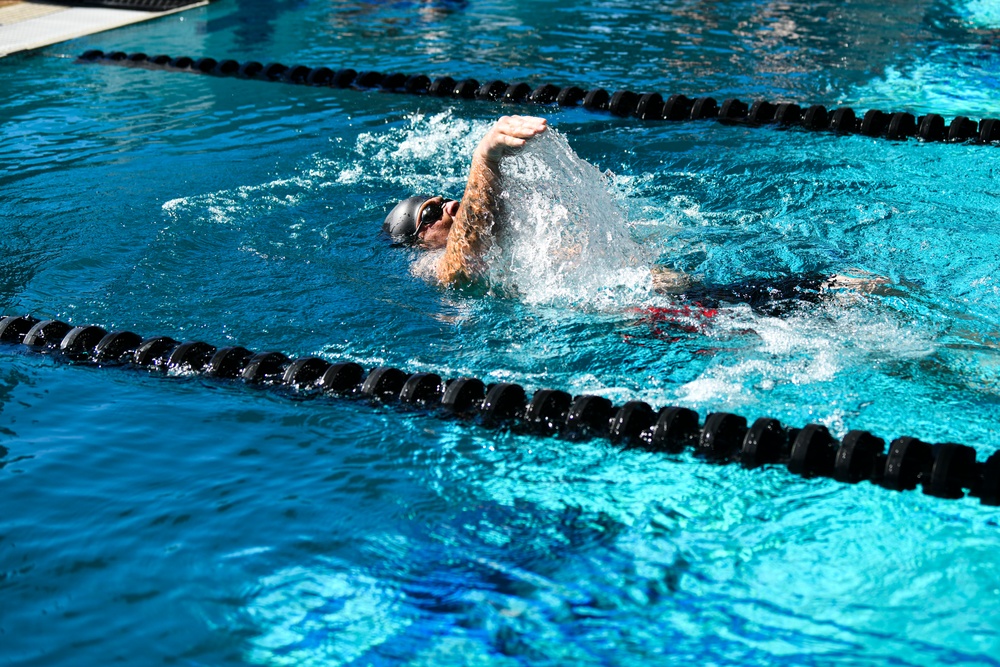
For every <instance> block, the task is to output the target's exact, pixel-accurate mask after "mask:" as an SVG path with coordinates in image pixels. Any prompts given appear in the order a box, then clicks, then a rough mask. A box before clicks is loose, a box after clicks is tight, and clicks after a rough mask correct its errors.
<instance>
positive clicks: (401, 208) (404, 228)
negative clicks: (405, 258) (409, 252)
mask: <svg viewBox="0 0 1000 667" xmlns="http://www.w3.org/2000/svg"><path fill="white" fill-rule="evenodd" d="M428 199H431V197H430V196H428V195H416V196H413V197H409V198H407V199H404V200H403V201H401V202H399V203H398V204H396V205H395V206H394V207H393V209H392V210H391V211H389V215H387V216H385V222H383V223H382V231H383V232H385V233H386V234H388V235H389V237H390V238H392V241H393V243H405V244H408V245H409V244H412V243H414V242H415V241H416V240H417V213H419V212H420V207H421V206H423V205H424V202H426V201H427V200H428Z"/></svg>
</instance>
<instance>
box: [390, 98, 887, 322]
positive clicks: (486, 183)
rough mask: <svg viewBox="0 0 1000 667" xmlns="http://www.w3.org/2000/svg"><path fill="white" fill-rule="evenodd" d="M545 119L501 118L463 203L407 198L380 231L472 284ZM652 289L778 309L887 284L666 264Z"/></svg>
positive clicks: (873, 279)
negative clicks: (521, 154) (506, 191)
mask: <svg viewBox="0 0 1000 667" xmlns="http://www.w3.org/2000/svg"><path fill="white" fill-rule="evenodd" d="M547 127H548V125H547V122H546V120H545V119H544V118H537V117H533V116H503V117H502V118H500V119H499V120H498V121H497V122H496V123H494V124H493V125H492V126H491V127H490V129H489V130H488V131H487V132H486V135H485V136H484V137H483V138H482V140H481V141H480V142H479V145H478V146H477V147H476V150H475V152H474V153H473V156H472V167H471V168H470V170H469V178H468V181H467V183H466V186H465V192H464V194H463V195H462V199H461V200H456V199H448V198H446V197H442V196H440V195H438V196H429V195H417V196H413V197H409V198H408V199H404V200H403V201H401V202H399V203H398V204H396V206H395V207H394V208H393V209H392V210H391V211H390V212H389V214H388V215H387V216H386V218H385V222H384V223H383V225H382V230H383V232H384V233H385V234H387V235H388V236H389V237H390V238H391V239H392V240H393V242H394V243H397V244H401V245H409V246H413V247H417V248H421V249H425V250H441V249H443V250H444V252H443V253H442V254H441V256H440V258H438V259H437V260H436V265H435V266H434V267H433V273H434V275H435V276H436V278H437V280H438V281H439V282H440V283H441V284H442V285H445V286H456V285H461V284H464V283H468V282H473V281H475V280H476V279H477V278H478V277H480V276H482V275H483V274H484V273H485V269H486V267H485V266H484V259H483V257H484V256H485V254H486V251H487V250H489V247H490V242H491V239H492V238H493V231H494V223H495V221H496V219H497V218H498V217H499V206H500V203H499V202H500V199H499V193H500V191H501V187H500V161H501V159H503V158H504V157H505V156H507V155H511V154H513V153H515V152H517V151H518V150H519V149H520V148H522V147H524V145H525V144H526V143H527V142H528V141H530V140H531V139H532V138H534V137H537V136H538V135H540V134H542V133H543V132H545V130H546V128H547ZM650 271H651V274H652V281H653V288H654V290H655V291H657V292H659V293H660V294H671V295H675V296H677V297H678V298H680V299H682V300H685V301H689V302H695V303H698V304H700V305H703V306H706V307H708V306H711V307H716V306H717V305H720V304H723V303H746V304H749V305H750V306H751V307H752V308H753V309H754V310H758V311H760V312H764V313H767V314H777V313H779V312H781V311H782V310H784V309H787V307H788V305H790V304H792V303H794V302H801V301H807V302H808V301H816V300H818V299H819V297H820V295H822V294H826V293H829V292H831V291H839V290H845V289H846V290H848V291H852V292H871V291H876V290H877V289H878V288H879V287H881V286H883V285H884V284H885V283H886V282H887V281H885V279H883V278H880V277H878V276H871V275H869V274H865V272H860V273H861V274H862V276H863V277H860V278H855V277H848V276H841V275H833V276H830V275H818V274H809V275H802V276H789V277H785V278H778V279H770V280H768V279H764V280H751V281H746V282H741V283H739V284H734V285H720V286H715V285H705V284H698V283H695V282H694V281H692V279H691V278H690V276H688V275H686V274H684V273H681V272H678V271H675V270H673V269H669V268H667V267H663V266H654V267H652V269H651V270H650Z"/></svg>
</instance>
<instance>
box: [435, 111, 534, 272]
mask: <svg viewBox="0 0 1000 667" xmlns="http://www.w3.org/2000/svg"><path fill="white" fill-rule="evenodd" d="M545 128H546V121H545V119H544V118H534V117H531V116H504V117H503V118H501V119H500V120H498V121H497V122H496V123H494V124H493V127H491V128H490V130H489V131H488V132H487V133H486V136H484V137H483V139H482V141H480V142H479V146H477V147H476V151H475V153H473V155H472V168H471V169H470V170H469V180H468V182H467V183H466V185H465V194H464V195H462V203H461V206H460V207H459V209H458V214H457V216H456V217H455V223H454V224H453V225H452V226H451V230H450V231H449V232H448V244H447V245H446V246H445V251H444V256H443V257H442V258H441V260H440V262H439V263H438V267H437V277H438V280H440V281H441V282H442V283H443V284H445V285H454V284H456V283H460V282H466V281H469V280H472V279H474V278H475V277H476V276H478V275H480V274H481V273H482V272H483V268H484V267H483V261H482V260H483V255H484V254H485V253H486V251H487V250H488V249H489V244H490V237H491V231H492V229H493V223H494V217H495V216H496V212H497V207H498V204H497V197H498V195H499V193H500V159H501V158H503V156H505V155H509V154H511V153H513V152H515V151H516V150H517V149H519V148H521V147H522V146H524V144H525V143H526V142H527V141H528V140H529V139H531V138H532V137H534V136H536V135H539V134H541V133H542V132H544V131H545Z"/></svg>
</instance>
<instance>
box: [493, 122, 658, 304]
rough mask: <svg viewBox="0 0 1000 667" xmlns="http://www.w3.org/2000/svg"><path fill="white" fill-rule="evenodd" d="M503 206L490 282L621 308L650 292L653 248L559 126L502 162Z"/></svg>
mask: <svg viewBox="0 0 1000 667" xmlns="http://www.w3.org/2000/svg"><path fill="white" fill-rule="evenodd" d="M501 174H502V192H501V194H500V200H501V205H502V208H503V212H502V215H501V220H500V229H499V232H498V234H497V236H498V239H497V240H498V242H497V243H496V244H495V245H494V246H493V248H492V249H491V251H490V253H489V255H488V260H489V261H488V263H489V266H490V270H489V282H490V286H491V287H492V288H493V289H494V290H496V291H498V292H500V293H514V294H517V295H518V296H519V298H521V299H523V300H524V301H525V302H527V303H548V304H564V305H574V306H590V307H596V308H602V307H605V306H614V307H617V308H620V307H622V306H627V305H631V304H635V303H642V302H647V301H648V300H649V299H650V298H651V297H652V296H653V292H652V280H651V278H650V273H649V267H650V266H651V265H652V263H653V259H654V257H653V255H652V253H651V252H650V251H649V250H648V249H646V248H644V247H643V246H641V245H640V244H638V243H636V242H635V241H634V240H633V239H632V238H631V236H630V234H629V229H630V228H629V225H628V223H627V221H626V219H625V212H624V209H623V208H622V206H621V205H620V203H619V201H618V198H617V197H616V196H615V194H614V192H613V191H612V189H611V188H610V187H609V186H610V183H609V179H608V178H607V177H605V176H604V175H603V174H602V173H601V172H600V171H599V170H598V169H597V168H596V167H595V166H594V165H592V164H590V163H589V162H587V161H586V160H583V159H581V158H580V157H579V156H578V155H577V154H576V153H575V152H573V149H572V148H571V147H570V145H569V142H568V141H567V140H566V138H565V137H564V136H562V135H561V134H560V133H559V132H558V131H556V130H554V129H551V128H550V129H549V130H548V131H546V132H545V133H544V134H542V135H540V136H538V137H536V138H534V139H532V140H531V141H530V142H529V143H528V144H527V145H526V146H525V148H524V150H522V151H521V152H520V153H518V154H517V155H515V156H511V157H508V158H506V159H505V160H504V161H503V162H502V163H501Z"/></svg>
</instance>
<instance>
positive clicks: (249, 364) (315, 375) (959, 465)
mask: <svg viewBox="0 0 1000 667" xmlns="http://www.w3.org/2000/svg"><path fill="white" fill-rule="evenodd" d="M0 342H3V343H8V344H11V345H21V346H23V348H27V349H28V350H32V351H35V352H40V353H45V354H49V355H53V356H55V357H56V358H57V359H61V360H65V361H68V362H71V363H80V364H89V365H95V366H101V367H105V366H111V367H125V368H133V369H136V370H147V371H152V372H157V373H161V374H165V373H167V372H173V373H190V374H201V375H203V376H206V377H212V378H218V379H220V380H230V381H242V382H244V383H247V384H252V385H259V386H264V387H270V388H275V389H279V388H284V389H285V390H288V391H291V392H296V393H302V394H321V395H330V396H339V397H345V398H346V397H353V398H360V399H367V400H369V401H373V402H375V403H380V404H398V405H401V406H406V407H409V408H412V409H416V410H422V411H426V412H428V413H431V414H434V415H436V416H439V417H448V418H458V419H462V420H465V421H469V422H472V423H475V424H478V425H480V426H483V427H486V428H506V429H511V430H514V431H516V432H521V433H531V434H535V435H538V436H556V437H562V438H567V439H584V438H594V437H599V438H606V439H608V440H610V441H611V442H612V443H615V444H618V445H621V446H625V447H636V448H641V449H644V450H648V451H653V452H662V453H671V454H678V453H680V452H682V451H684V450H685V449H692V450H693V451H694V453H695V455H696V456H697V457H698V458H701V459H703V460H706V461H710V462H715V463H739V464H740V465H742V466H743V467H745V468H756V467H760V466H765V465H780V466H785V467H786V468H787V469H788V471H789V472H791V473H793V474H796V475H800V476H803V477H829V478H832V479H835V480H838V481H840V482H845V483H848V484H856V483H858V482H861V481H870V482H873V483H875V484H878V485H880V486H882V487H884V488H886V489H891V490H895V491H907V490H914V489H916V488H917V487H918V486H920V487H922V489H923V492H924V493H925V494H927V495H931V496H936V497H939V498H952V499H958V498H962V497H964V496H965V495H966V491H968V495H970V496H972V497H975V498H979V500H980V502H981V503H982V504H983V505H1000V451H996V452H994V453H993V454H991V455H990V456H989V457H988V458H987V459H986V460H985V461H977V458H976V456H977V453H976V450H975V449H974V448H972V447H969V446H968V445H961V444H956V443H940V444H931V443H927V442H924V441H922V440H919V439H918V438H915V437H911V436H903V437H898V438H896V439H894V440H892V441H891V442H890V443H889V448H888V451H886V443H885V440H883V439H882V438H879V437H876V436H874V435H872V434H871V433H869V432H867V431H861V430H852V431H849V432H848V433H847V434H846V435H845V436H844V437H843V438H842V439H841V440H839V441H838V440H837V439H836V438H834V437H833V435H832V434H831V433H830V432H829V430H828V429H827V427H826V426H823V425H822V424H808V425H807V426H805V427H803V428H790V427H787V426H784V425H782V424H781V423H780V422H779V421H778V420H776V419H771V418H769V417H761V418H759V419H757V420H756V421H755V422H754V423H753V424H748V422H747V420H746V419H745V418H744V417H741V416H739V415H736V414H732V413H727V412H715V413H710V414H708V415H707V417H706V418H705V421H704V423H699V417H698V413H696V412H695V411H694V410H691V409H688V408H684V407H678V406H666V407H664V408H662V409H660V410H656V409H654V408H653V407H652V406H650V405H649V404H648V403H646V402H644V401H627V402H626V403H624V404H622V405H614V404H613V403H612V402H611V401H610V400H608V399H607V398H605V397H603V396H594V395H582V396H571V395H570V394H568V393H567V392H565V391H561V390H559V389H539V390H537V391H535V392H534V394H533V395H531V396H530V398H529V396H528V394H527V392H525V390H524V388H523V387H522V386H521V385H518V384H514V383H508V382H500V383H495V384H486V383H484V382H483V381H482V380H479V379H477V378H472V377H459V378H452V379H449V380H444V379H442V377H441V376H440V375H438V374H437V373H430V372H421V373H407V372H405V371H403V370H400V369H398V368H394V367H391V366H380V367H377V368H372V369H371V370H369V371H368V372H365V369H363V368H362V367H361V366H360V365H358V364H357V363H354V362H341V363H331V362H329V361H326V360H325V359H321V358H319V357H303V358H299V359H292V358H290V357H288V356H287V355H285V354H284V353H282V352H278V351H268V352H259V353H255V352H252V351H251V350H248V349H247V348H244V347H240V346H229V347H222V348H217V347H215V346H214V345H210V344H208V343H205V342H202V341H188V342H180V341H177V340H174V339H173V338H171V337H169V336H154V337H149V338H144V337H142V336H140V335H139V334H136V333H134V332H132V331H110V332H109V331H107V330H106V329H104V328H102V327H99V326H94V325H89V326H86V325H85V326H72V325H70V324H67V323H66V322H62V321H60V320H54V319H49V320H39V319H37V318H35V317H33V316H31V315H25V316H16V315H10V316H7V317H4V318H3V319H0ZM0 452H2V449H0Z"/></svg>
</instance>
